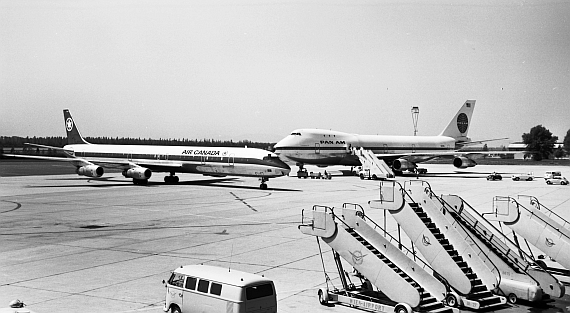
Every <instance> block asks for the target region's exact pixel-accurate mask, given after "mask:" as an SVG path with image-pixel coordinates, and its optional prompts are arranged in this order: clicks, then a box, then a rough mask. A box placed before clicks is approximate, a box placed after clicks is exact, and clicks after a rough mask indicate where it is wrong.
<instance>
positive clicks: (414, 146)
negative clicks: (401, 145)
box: [412, 144, 416, 153]
mask: <svg viewBox="0 0 570 313" xmlns="http://www.w3.org/2000/svg"><path fill="white" fill-rule="evenodd" d="M412 153H416V145H414V144H412Z"/></svg>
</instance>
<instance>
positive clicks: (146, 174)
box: [123, 167, 152, 179]
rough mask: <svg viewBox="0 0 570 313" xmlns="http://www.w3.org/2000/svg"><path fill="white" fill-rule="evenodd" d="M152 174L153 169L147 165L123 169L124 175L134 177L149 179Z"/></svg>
mask: <svg viewBox="0 0 570 313" xmlns="http://www.w3.org/2000/svg"><path fill="white" fill-rule="evenodd" d="M151 175H152V171H151V170H149V169H148V168H146V167H135V168H129V169H128V170H124V171H123V176H125V177H130V178H134V179H149V178H150V176H151Z"/></svg>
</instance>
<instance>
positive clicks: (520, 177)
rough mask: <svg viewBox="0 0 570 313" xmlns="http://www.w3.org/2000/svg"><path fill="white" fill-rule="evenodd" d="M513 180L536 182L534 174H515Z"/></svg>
mask: <svg viewBox="0 0 570 313" xmlns="http://www.w3.org/2000/svg"><path fill="white" fill-rule="evenodd" d="M511 179H512V180H514V181H519V180H526V181H531V180H534V173H532V172H530V173H527V174H514V175H513V176H511Z"/></svg>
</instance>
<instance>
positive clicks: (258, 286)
mask: <svg viewBox="0 0 570 313" xmlns="http://www.w3.org/2000/svg"><path fill="white" fill-rule="evenodd" d="M163 283H164V284H165V287H166V298H165V303H164V308H163V310H164V312H171V313H194V312H201V313H202V312H228V313H230V312H231V313H248V312H255V313H274V312H277V295H276V293H275V286H274V284H273V281H272V280H270V279H267V278H265V277H263V276H259V275H256V274H251V273H246V272H242V271H237V270H233V269H228V268H222V267H215V266H208V265H186V266H181V267H179V268H177V269H176V270H174V272H172V275H170V278H169V279H168V281H163Z"/></svg>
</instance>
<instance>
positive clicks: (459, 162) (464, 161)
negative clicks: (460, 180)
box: [453, 157, 477, 168]
mask: <svg viewBox="0 0 570 313" xmlns="http://www.w3.org/2000/svg"><path fill="white" fill-rule="evenodd" d="M475 165H477V162H475V161H473V160H471V159H470V158H466V157H456V158H455V159H453V166H455V167H457V168H468V167H473V166H475Z"/></svg>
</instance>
